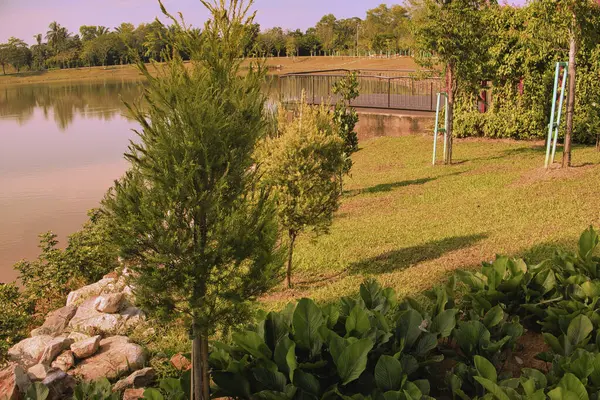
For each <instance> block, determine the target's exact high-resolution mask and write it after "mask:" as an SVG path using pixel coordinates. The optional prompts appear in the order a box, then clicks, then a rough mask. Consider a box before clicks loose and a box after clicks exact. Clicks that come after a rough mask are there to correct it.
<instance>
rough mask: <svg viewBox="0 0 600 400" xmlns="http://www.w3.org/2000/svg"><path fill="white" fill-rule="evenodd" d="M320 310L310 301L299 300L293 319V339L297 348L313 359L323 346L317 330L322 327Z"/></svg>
mask: <svg viewBox="0 0 600 400" xmlns="http://www.w3.org/2000/svg"><path fill="white" fill-rule="evenodd" d="M323 323H324V321H323V313H322V312H321V309H320V308H319V307H317V305H316V304H315V303H314V302H313V301H312V300H310V299H301V300H300V301H299V302H298V305H297V306H296V310H295V311H294V317H293V327H294V339H295V341H296V343H297V344H298V346H299V347H301V348H303V349H305V350H308V351H309V352H310V358H311V359H312V358H314V357H315V356H316V355H317V354H318V353H319V352H320V351H321V346H323V339H322V338H321V335H320V334H319V329H320V327H321V325H323Z"/></svg>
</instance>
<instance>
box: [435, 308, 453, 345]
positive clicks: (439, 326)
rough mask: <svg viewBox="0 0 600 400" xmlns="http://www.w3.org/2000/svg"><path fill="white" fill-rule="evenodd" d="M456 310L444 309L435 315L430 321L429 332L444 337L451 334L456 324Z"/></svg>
mask: <svg viewBox="0 0 600 400" xmlns="http://www.w3.org/2000/svg"><path fill="white" fill-rule="evenodd" d="M457 312H458V310H456V309H450V310H444V311H442V312H441V313H439V314H438V315H436V316H435V318H434V319H433V321H432V323H431V328H430V329H429V331H430V332H433V333H437V334H439V335H440V337H443V338H446V337H448V336H450V335H451V334H452V330H453V329H454V327H455V326H456V313H457Z"/></svg>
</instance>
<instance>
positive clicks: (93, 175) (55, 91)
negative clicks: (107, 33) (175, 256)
mask: <svg viewBox="0 0 600 400" xmlns="http://www.w3.org/2000/svg"><path fill="white" fill-rule="evenodd" d="M270 88H273V89H275V88H277V80H276V79H273V80H272V81H271V83H270V85H267V87H265V91H267V92H269V95H271V96H272V97H276V95H273V92H274V90H270ZM141 92H142V83H140V82H131V81H123V82H121V81H118V82H115V81H112V82H94V83H80V82H78V83H60V84H43V85H24V86H13V87H0V282H8V281H12V280H14V279H15V278H16V275H17V274H16V273H15V271H14V270H13V265H14V264H15V263H16V262H17V261H19V260H21V259H28V260H31V259H34V258H36V257H37V255H38V254H39V249H38V247H37V246H38V243H39V242H38V235H39V234H40V233H42V232H46V231H49V230H51V231H53V232H54V233H56V234H58V236H59V240H60V241H61V243H60V244H61V245H64V243H65V239H66V237H67V236H68V235H69V234H71V233H73V232H75V231H77V230H79V229H80V227H81V225H82V224H83V223H84V222H85V221H86V220H87V210H89V209H91V208H94V207H97V206H98V205H99V202H100V200H102V197H103V196H104V194H105V193H106V191H107V190H108V189H109V188H110V187H111V186H112V184H113V181H114V180H115V179H118V178H119V177H120V176H121V175H123V173H124V172H125V171H126V169H127V167H128V164H127V163H126V161H125V160H124V158H123V153H124V152H125V151H126V150H127V146H128V144H129V141H130V140H131V139H135V138H136V134H135V133H134V132H132V129H135V128H137V127H138V124H137V123H136V122H134V121H132V120H130V119H128V118H127V117H126V115H127V109H126V107H125V106H124V104H123V100H124V101H127V102H133V101H135V100H136V99H139V97H140V95H141Z"/></svg>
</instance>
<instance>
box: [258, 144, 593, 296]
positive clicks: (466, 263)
mask: <svg viewBox="0 0 600 400" xmlns="http://www.w3.org/2000/svg"><path fill="white" fill-rule="evenodd" d="M431 146H432V142H431V138H430V137H423V136H409V137H401V138H380V139H375V140H371V141H366V142H363V143H361V150H360V151H359V152H358V153H356V154H355V157H354V161H355V166H354V169H353V172H352V177H351V178H348V179H347V181H346V194H345V195H344V198H343V201H342V206H341V207H340V210H339V211H338V212H337V215H336V217H335V221H334V224H333V226H332V229H331V232H330V234H329V235H326V236H321V237H319V238H317V239H314V238H311V237H310V235H305V236H304V237H302V239H301V241H300V243H299V245H298V248H297V251H296V252H295V263H296V270H295V281H296V285H295V288H294V289H292V290H285V289H283V288H281V289H279V290H277V291H275V292H274V293H271V294H270V295H269V296H267V297H266V298H265V299H264V301H265V302H266V303H267V304H266V305H267V307H269V308H270V307H278V306H280V305H282V303H284V302H287V300H289V299H290V298H292V297H296V298H299V297H303V296H311V297H315V298H316V299H317V300H319V301H327V300H331V299H334V298H338V297H339V296H341V295H346V294H348V293H353V292H355V291H356V290H357V288H358V285H359V284H360V282H361V281H362V280H363V279H364V277H366V276H375V277H377V278H378V279H379V280H380V281H381V282H382V283H383V284H385V285H390V286H393V287H394V288H396V289H397V290H398V293H399V295H409V294H417V293H418V292H420V291H422V290H423V289H427V288H429V287H431V285H433V284H435V283H437V282H440V281H441V280H443V279H444V278H445V277H446V276H447V275H448V273H449V272H450V271H453V270H455V269H457V268H468V267H474V266H477V265H479V263H480V262H481V261H484V260H491V259H493V258H494V255H495V254H496V253H501V254H509V255H518V256H524V257H525V258H526V259H529V260H533V261H537V260H540V259H542V258H543V257H545V256H546V255H548V254H549V251H551V249H550V248H549V246H550V245H552V244H559V245H561V246H567V247H568V246H574V245H575V243H576V241H577V239H578V237H579V234H580V233H581V232H582V231H583V230H584V229H585V228H586V227H587V226H589V225H590V224H594V225H596V226H598V225H599V223H600V216H599V214H600V213H599V208H598V202H597V199H598V198H600V185H598V173H599V172H600V153H597V152H596V151H595V149H593V148H583V147H576V148H575V150H574V160H575V165H576V168H572V169H571V170H570V171H564V170H559V169H554V170H551V171H546V170H544V169H543V168H540V166H541V165H543V162H544V151H545V149H544V148H543V145H540V144H534V143H530V142H511V141H489V140H457V141H456V145H455V157H456V161H457V162H456V164H455V165H452V166H442V165H440V166H436V167H435V168H434V167H432V166H431V158H430V157H431Z"/></svg>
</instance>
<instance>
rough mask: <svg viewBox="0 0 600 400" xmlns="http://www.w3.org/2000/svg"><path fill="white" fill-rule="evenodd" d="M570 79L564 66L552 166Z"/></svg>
mask: <svg viewBox="0 0 600 400" xmlns="http://www.w3.org/2000/svg"><path fill="white" fill-rule="evenodd" d="M568 77H569V69H568V68H567V66H563V78H562V85H561V87H560V101H559V102H558V115H557V116H556V129H555V131H554V144H553V145H552V157H550V164H553V163H554V156H555V155H556V142H558V128H559V127H560V117H561V116H562V108H563V103H564V100H565V87H566V86H567V85H566V84H567V78H568Z"/></svg>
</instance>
